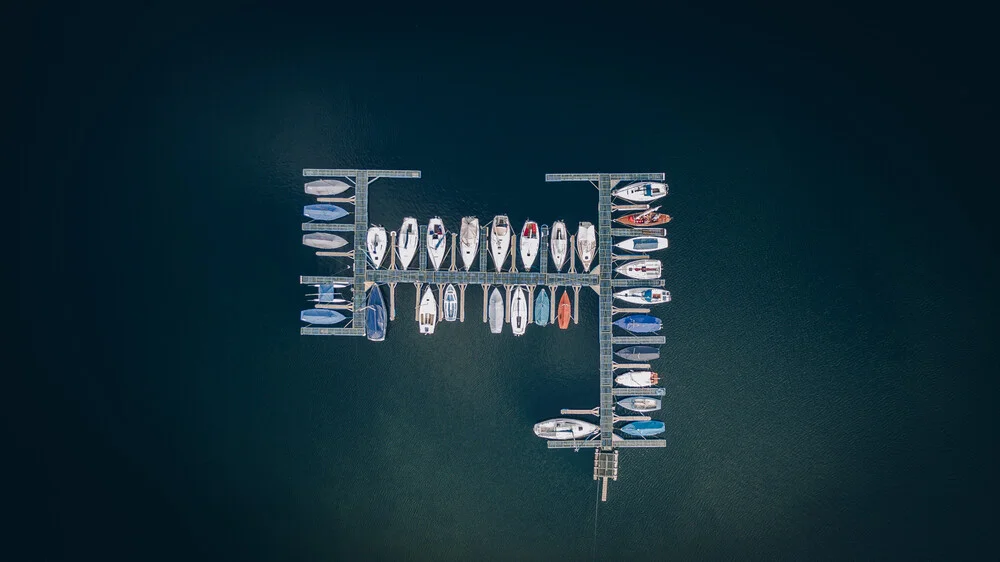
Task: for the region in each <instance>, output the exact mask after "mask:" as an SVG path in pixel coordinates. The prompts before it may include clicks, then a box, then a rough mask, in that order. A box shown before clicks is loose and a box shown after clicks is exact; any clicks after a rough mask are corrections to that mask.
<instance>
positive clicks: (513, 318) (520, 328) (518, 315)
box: [510, 287, 528, 336]
mask: <svg viewBox="0 0 1000 562" xmlns="http://www.w3.org/2000/svg"><path fill="white" fill-rule="evenodd" d="M527 327H528V297H527V295H526V294H525V292H524V288H522V287H518V288H516V289H514V296H513V297H511V299H510V328H511V330H513V331H514V335H515V336H523V335H524V331H525V329H527Z"/></svg>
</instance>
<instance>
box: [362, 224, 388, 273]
mask: <svg viewBox="0 0 1000 562" xmlns="http://www.w3.org/2000/svg"><path fill="white" fill-rule="evenodd" d="M367 242H368V257H369V258H371V260H372V265H373V266H375V269H378V268H379V267H381V265H382V260H384V259H385V251H386V249H387V248H388V247H389V238H388V237H387V236H386V235H385V229H384V228H382V227H381V226H373V227H371V228H369V229H368V241H367Z"/></svg>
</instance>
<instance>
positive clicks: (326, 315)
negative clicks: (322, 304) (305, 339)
mask: <svg viewBox="0 0 1000 562" xmlns="http://www.w3.org/2000/svg"><path fill="white" fill-rule="evenodd" d="M344 318H347V317H346V316H344V315H343V314H341V313H339V312H337V311H336V310H330V309H329V308H310V309H308V310H303V311H302V313H301V314H299V319H300V320H302V321H303V322H308V323H310V324H336V323H338V322H340V321H342V320H343V319H344Z"/></svg>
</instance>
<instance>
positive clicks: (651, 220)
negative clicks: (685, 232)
mask: <svg viewBox="0 0 1000 562" xmlns="http://www.w3.org/2000/svg"><path fill="white" fill-rule="evenodd" d="M615 222H617V223H620V224H624V225H626V226H639V227H646V226H660V225H661V224H667V223H668V222H670V215H664V214H662V213H655V214H653V215H651V216H649V217H645V216H643V214H642V213H635V214H632V215H625V216H624V217H618V218H616V219H615Z"/></svg>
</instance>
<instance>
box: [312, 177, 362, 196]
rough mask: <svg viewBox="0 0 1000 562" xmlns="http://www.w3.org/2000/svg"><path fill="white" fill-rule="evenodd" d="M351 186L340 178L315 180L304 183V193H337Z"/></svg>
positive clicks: (321, 194) (322, 194)
mask: <svg viewBox="0 0 1000 562" xmlns="http://www.w3.org/2000/svg"><path fill="white" fill-rule="evenodd" d="M350 188H351V184H349V183H344V182H342V181H340V180H316V181H311V182H309V183H307V184H306V193H308V194H309V195H319V196H324V195H337V194H338V193H343V192H345V191H347V190H348V189H350Z"/></svg>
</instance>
